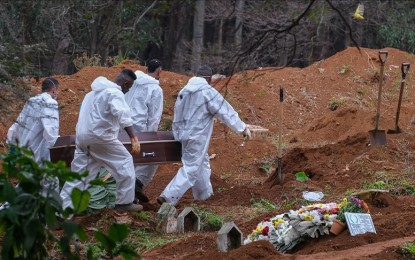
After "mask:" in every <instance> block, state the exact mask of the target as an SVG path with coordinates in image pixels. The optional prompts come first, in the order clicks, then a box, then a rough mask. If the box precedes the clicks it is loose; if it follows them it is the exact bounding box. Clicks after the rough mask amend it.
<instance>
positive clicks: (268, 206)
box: [251, 198, 280, 212]
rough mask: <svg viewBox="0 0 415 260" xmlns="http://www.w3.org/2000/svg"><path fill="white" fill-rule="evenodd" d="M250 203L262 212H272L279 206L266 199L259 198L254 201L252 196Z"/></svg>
mask: <svg viewBox="0 0 415 260" xmlns="http://www.w3.org/2000/svg"><path fill="white" fill-rule="evenodd" d="M251 203H252V205H253V206H254V207H256V208H258V209H260V210H261V211H263V212H272V211H275V210H278V209H279V208H280V207H279V206H278V205H275V204H273V203H271V202H270V201H269V200H267V199H260V200H259V201H256V200H255V199H253V198H252V199H251Z"/></svg>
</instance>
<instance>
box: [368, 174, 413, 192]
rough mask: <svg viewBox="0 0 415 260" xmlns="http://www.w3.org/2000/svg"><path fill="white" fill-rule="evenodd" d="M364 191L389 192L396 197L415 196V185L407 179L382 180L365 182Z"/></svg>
mask: <svg viewBox="0 0 415 260" xmlns="http://www.w3.org/2000/svg"><path fill="white" fill-rule="evenodd" d="M362 189H380V190H389V192H390V193H391V194H394V195H398V196H400V195H413V196H415V184H414V182H413V181H412V180H410V179H407V178H397V179H393V178H390V179H388V178H382V179H376V180H373V181H365V182H364V183H363V185H362Z"/></svg>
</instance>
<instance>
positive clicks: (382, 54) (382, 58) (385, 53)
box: [379, 50, 388, 65]
mask: <svg viewBox="0 0 415 260" xmlns="http://www.w3.org/2000/svg"><path fill="white" fill-rule="evenodd" d="M387 59H388V51H387V50H382V51H379V60H380V63H381V64H382V65H383V64H385V62H386V60H387Z"/></svg>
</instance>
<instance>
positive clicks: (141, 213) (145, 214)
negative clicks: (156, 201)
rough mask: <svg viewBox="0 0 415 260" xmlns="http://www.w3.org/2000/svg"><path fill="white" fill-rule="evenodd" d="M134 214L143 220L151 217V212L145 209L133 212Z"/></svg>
mask: <svg viewBox="0 0 415 260" xmlns="http://www.w3.org/2000/svg"><path fill="white" fill-rule="evenodd" d="M134 216H135V217H136V218H138V219H140V220H145V221H148V220H149V219H151V214H150V213H149V212H147V211H139V212H135V213H134Z"/></svg>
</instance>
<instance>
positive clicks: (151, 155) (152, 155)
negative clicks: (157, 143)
mask: <svg viewBox="0 0 415 260" xmlns="http://www.w3.org/2000/svg"><path fill="white" fill-rule="evenodd" d="M155 156H156V153H155V152H151V153H146V152H143V157H155Z"/></svg>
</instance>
